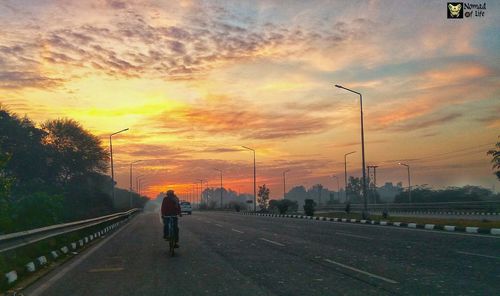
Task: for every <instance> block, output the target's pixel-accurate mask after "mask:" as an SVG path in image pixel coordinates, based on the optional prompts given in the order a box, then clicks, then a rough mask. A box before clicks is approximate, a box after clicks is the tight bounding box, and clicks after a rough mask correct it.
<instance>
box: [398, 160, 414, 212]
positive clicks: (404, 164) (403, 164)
mask: <svg viewBox="0 0 500 296" xmlns="http://www.w3.org/2000/svg"><path fill="white" fill-rule="evenodd" d="M398 164H399V165H402V166H405V167H406V168H407V169H408V200H409V202H410V203H411V177H410V165H409V164H406V163H401V162H399V163H398Z"/></svg>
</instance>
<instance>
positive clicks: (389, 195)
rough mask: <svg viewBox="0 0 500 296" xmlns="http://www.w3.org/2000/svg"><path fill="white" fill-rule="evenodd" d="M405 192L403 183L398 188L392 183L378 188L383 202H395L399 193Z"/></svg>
mask: <svg viewBox="0 0 500 296" xmlns="http://www.w3.org/2000/svg"><path fill="white" fill-rule="evenodd" d="M402 191H403V187H402V185H401V182H399V183H398V184H397V185H396V186H394V185H393V184H392V182H386V183H385V185H384V186H381V187H378V188H377V192H378V194H379V195H380V200H381V201H382V202H394V198H395V197H396V195H398V193H400V192H402Z"/></svg>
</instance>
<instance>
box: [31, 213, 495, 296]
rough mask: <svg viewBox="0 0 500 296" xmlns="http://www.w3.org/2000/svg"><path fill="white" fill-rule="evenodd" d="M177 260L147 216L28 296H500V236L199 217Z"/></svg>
mask: <svg viewBox="0 0 500 296" xmlns="http://www.w3.org/2000/svg"><path fill="white" fill-rule="evenodd" d="M179 224H180V228H181V234H180V244H181V248H180V249H178V252H177V253H176V256H175V257H173V258H171V257H169V256H168V254H167V243H166V242H165V241H163V240H162V238H161V232H162V231H161V228H162V226H161V222H160V220H159V217H158V215H157V214H156V213H143V214H140V215H138V216H137V217H136V218H134V219H133V220H132V221H131V222H130V223H129V224H127V225H126V226H124V227H123V228H121V229H120V230H119V231H118V232H115V233H114V234H112V235H111V236H110V237H108V238H104V241H103V242H102V243H100V245H97V246H95V247H93V248H92V249H90V250H87V251H85V252H84V253H82V254H80V255H78V256H76V257H75V258H74V259H72V260H71V261H70V262H68V263H66V264H65V265H64V266H62V267H61V268H59V269H57V270H55V271H54V272H51V273H50V274H49V275H47V276H46V277H44V278H42V279H41V280H39V281H38V282H37V283H36V284H34V285H33V286H31V287H29V288H28V289H27V290H26V291H24V293H25V295H56V296H57V295H110V296H111V295H181V296H182V295H498V294H499V291H500V237H491V236H479V235H470V234H456V233H443V232H433V231H425V230H414V229H400V228H395V227H383V226H373V225H359V224H347V223H334V222H327V221H312V220H299V219H291V218H274V217H257V216H244V215H238V214H232V213H223V212H210V213H209V212H205V213H200V212H194V213H193V215H191V216H184V217H182V218H180V222H179Z"/></svg>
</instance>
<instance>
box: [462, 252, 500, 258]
mask: <svg viewBox="0 0 500 296" xmlns="http://www.w3.org/2000/svg"><path fill="white" fill-rule="evenodd" d="M456 252H457V253H458V254H464V255H471V256H478V257H484V258H492V259H500V257H496V256H491V255H483V254H476V253H470V252H464V251H456Z"/></svg>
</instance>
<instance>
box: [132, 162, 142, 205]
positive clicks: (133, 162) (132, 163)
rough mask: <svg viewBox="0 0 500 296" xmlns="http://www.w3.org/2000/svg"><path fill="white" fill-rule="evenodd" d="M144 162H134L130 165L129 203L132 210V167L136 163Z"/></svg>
mask: <svg viewBox="0 0 500 296" xmlns="http://www.w3.org/2000/svg"><path fill="white" fill-rule="evenodd" d="M141 161H142V160H136V161H132V162H131V163H130V189H129V193H130V194H129V203H130V208H132V165H133V164H134V163H138V162H141Z"/></svg>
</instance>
